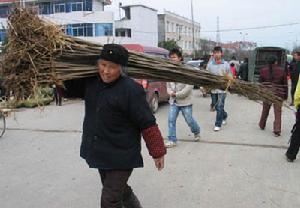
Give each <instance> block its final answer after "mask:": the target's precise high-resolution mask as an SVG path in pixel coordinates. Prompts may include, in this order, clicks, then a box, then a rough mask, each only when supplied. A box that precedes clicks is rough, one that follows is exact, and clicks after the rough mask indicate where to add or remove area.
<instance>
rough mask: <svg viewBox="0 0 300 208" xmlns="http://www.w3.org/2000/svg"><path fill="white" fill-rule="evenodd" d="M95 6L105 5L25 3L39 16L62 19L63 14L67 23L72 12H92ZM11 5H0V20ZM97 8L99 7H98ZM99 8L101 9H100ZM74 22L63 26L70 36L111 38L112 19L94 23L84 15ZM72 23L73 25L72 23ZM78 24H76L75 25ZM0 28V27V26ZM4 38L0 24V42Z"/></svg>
mask: <svg viewBox="0 0 300 208" xmlns="http://www.w3.org/2000/svg"><path fill="white" fill-rule="evenodd" d="M95 4H103V5H104V4H105V3H103V2H101V1H95V0H54V1H50V0H49V1H43V2H40V1H30V2H28V3H26V7H27V6H34V7H35V8H37V9H38V13H39V15H41V16H45V17H47V16H49V17H53V18H54V19H55V17H56V15H58V16H59V18H63V17H64V16H62V15H61V14H63V13H65V14H66V16H67V15H69V16H68V19H63V20H64V22H68V20H72V19H70V14H72V12H92V11H94V10H95V9H94V10H93V6H96V5H95ZM12 7H13V4H0V18H7V17H8V15H9V14H10V11H11V8H12ZM97 8H99V5H98V7H97ZM100 8H101V7H100ZM79 19H80V21H79V22H78V18H77V19H76V20H74V21H70V23H67V24H64V25H62V26H64V28H65V33H66V34H67V35H70V36H77V37H102V36H104V37H105V36H113V31H114V30H113V23H112V22H113V19H112V20H111V22H107V23H102V22H101V23H97V22H96V23H95V22H89V21H85V18H84V15H82V17H81V18H79ZM73 22H74V23H73ZM77 22H78V23H77ZM0 26H1V25H0ZM5 37H6V34H5V27H4V26H3V24H2V28H1V27H0V41H4V40H5Z"/></svg>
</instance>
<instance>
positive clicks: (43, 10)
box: [39, 2, 52, 14]
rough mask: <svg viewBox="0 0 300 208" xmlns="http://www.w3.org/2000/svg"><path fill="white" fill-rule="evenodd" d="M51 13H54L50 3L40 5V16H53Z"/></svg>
mask: <svg viewBox="0 0 300 208" xmlns="http://www.w3.org/2000/svg"><path fill="white" fill-rule="evenodd" d="M51 13H52V12H51V4H50V2H47V3H40V4H39V14H51Z"/></svg>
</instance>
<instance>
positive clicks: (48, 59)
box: [1, 8, 282, 103]
mask: <svg viewBox="0 0 300 208" xmlns="http://www.w3.org/2000/svg"><path fill="white" fill-rule="evenodd" d="M101 49H102V45H101V44H95V43H91V42H88V41H84V40H81V39H78V38H74V37H71V36H68V35H66V34H65V33H64V32H63V30H62V28H61V27H60V26H58V25H55V24H53V23H51V22H48V21H46V20H42V19H41V18H39V17H38V15H37V14H36V13H35V12H34V11H31V10H25V9H20V8H16V9H14V11H13V12H12V13H11V15H10V16H9V18H8V43H7V45H6V48H5V54H4V57H3V61H2V64H1V66H2V70H1V72H2V74H3V77H4V86H5V88H6V91H7V92H10V93H12V94H13V95H14V97H15V98H16V99H17V100H19V99H26V98H28V97H30V96H32V95H34V94H36V93H37V91H38V89H39V88H40V87H43V86H45V85H48V86H51V85H52V84H56V85H62V83H63V82H64V81H66V80H75V79H78V78H86V77H89V76H95V75H96V74H97V73H98V72H97V67H96V61H97V59H98V57H99V54H100V52H101ZM127 72H128V76H130V77H132V78H147V79H154V80H161V81H167V82H168V81H174V82H181V83H187V84H193V85H197V86H203V87H205V88H208V89H213V88H220V89H228V90H229V91H230V92H232V93H236V94H240V95H242V96H245V97H247V98H249V99H251V100H255V101H266V102H273V103H276V102H281V101H282V100H281V99H280V98H279V97H277V96H275V95H274V94H273V93H272V92H270V91H269V90H267V89H266V88H264V87H263V86H262V85H259V84H253V83H248V82H244V81H240V80H232V79H231V78H230V77H228V76H217V75H213V74H210V73H208V72H205V71H198V70H193V69H191V68H189V67H187V66H184V65H179V64H176V63H173V62H171V61H169V60H165V59H161V58H156V57H152V56H148V55H145V54H142V53H138V52H133V51H130V56H129V64H128V68H127Z"/></svg>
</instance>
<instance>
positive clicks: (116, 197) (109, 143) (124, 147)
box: [80, 44, 166, 208]
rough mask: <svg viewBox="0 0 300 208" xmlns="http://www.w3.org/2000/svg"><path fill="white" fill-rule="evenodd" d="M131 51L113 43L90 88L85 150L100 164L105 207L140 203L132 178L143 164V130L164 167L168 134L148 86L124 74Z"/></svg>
mask: <svg viewBox="0 0 300 208" xmlns="http://www.w3.org/2000/svg"><path fill="white" fill-rule="evenodd" d="M127 62H128V51H127V50H126V49H125V48H124V47H122V46H120V45H116V44H107V45H105V46H104V47H103V50H102V52H101V55H100V59H99V61H98V71H99V75H98V76H97V77H96V78H92V79H91V80H89V82H88V83H87V86H86V91H85V117H84V122H83V134H82V143H81V149H80V155H81V157H83V158H84V159H85V160H86V162H87V163H88V165H89V167H90V168H97V169H98V171H99V173H100V176H101V182H102V185H103V188H102V195H101V208H123V207H125V208H140V207H141V205H140V203H139V200H138V199H137V197H136V196H135V195H134V193H133V191H132V189H131V187H130V186H128V185H127V181H128V179H129V177H130V175H131V173H132V171H133V168H140V167H143V159H142V156H141V134H142V135H143V138H144V140H145V143H146V146H147V148H148V150H149V154H150V155H151V156H152V157H153V159H154V162H155V166H156V167H157V169H158V170H162V169H163V168H164V155H165V154H166V149H165V147H164V143H163V138H162V136H161V133H160V130H159V128H158V126H157V124H156V120H155V117H154V116H153V114H152V113H151V110H150V108H149V105H148V103H147V101H146V96H145V92H144V90H143V88H142V87H141V86H140V85H139V84H137V83H136V82H135V81H133V80H132V79H130V78H128V77H127V76H125V75H122V68H123V67H124V66H126V65H127Z"/></svg>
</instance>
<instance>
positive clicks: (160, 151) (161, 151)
mask: <svg viewBox="0 0 300 208" xmlns="http://www.w3.org/2000/svg"><path fill="white" fill-rule="evenodd" d="M142 135H143V138H144V140H145V143H146V146H147V148H148V151H149V154H150V155H151V156H152V157H153V158H160V157H162V156H164V155H165V154H166V153H167V150H166V148H165V145H164V140H163V138H162V136H161V133H160V130H159V128H158V126H157V124H156V125H153V126H150V127H149V128H147V129H144V130H143V131H142Z"/></svg>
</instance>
